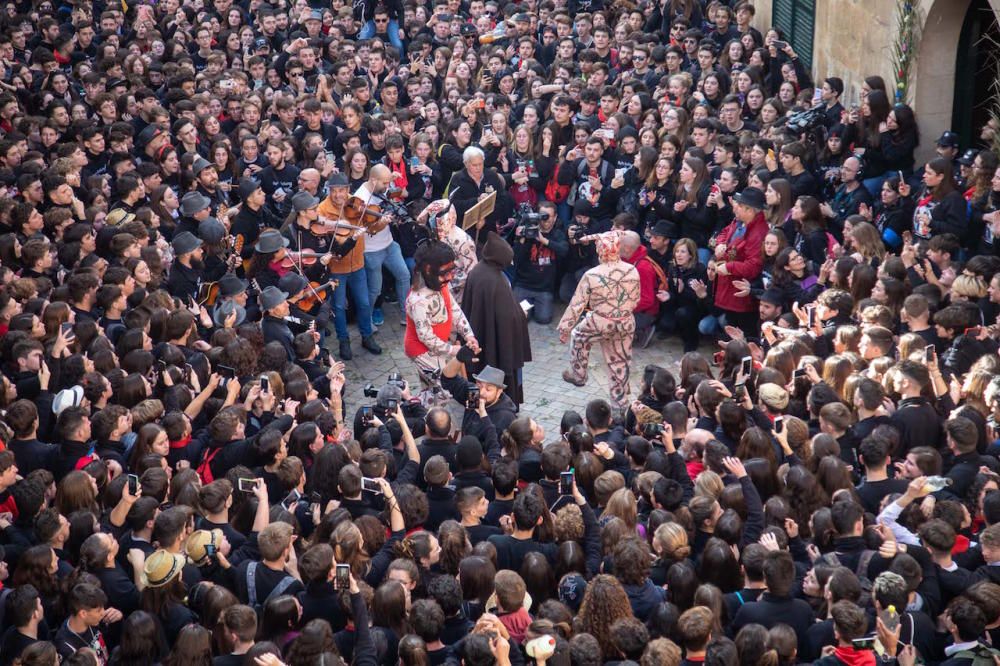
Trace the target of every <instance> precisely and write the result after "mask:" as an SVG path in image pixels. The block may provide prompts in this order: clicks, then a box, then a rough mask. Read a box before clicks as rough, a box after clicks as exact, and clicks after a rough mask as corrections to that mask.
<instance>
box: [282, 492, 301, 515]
mask: <svg viewBox="0 0 1000 666" xmlns="http://www.w3.org/2000/svg"><path fill="white" fill-rule="evenodd" d="M300 499H302V494H301V493H299V491H297V490H293V491H292V492H290V493H288V494H287V495H286V496H285V499H283V500H281V506H283V507H285V511H291V510H292V507H294V506H295V504H296V503H297V502H298V501H299V500H300Z"/></svg>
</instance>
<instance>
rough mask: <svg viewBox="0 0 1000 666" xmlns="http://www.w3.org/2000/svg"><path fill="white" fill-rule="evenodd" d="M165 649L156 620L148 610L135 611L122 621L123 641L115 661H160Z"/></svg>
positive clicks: (139, 665) (138, 663)
mask: <svg viewBox="0 0 1000 666" xmlns="http://www.w3.org/2000/svg"><path fill="white" fill-rule="evenodd" d="M178 580H180V579H179V578H178ZM164 651H165V650H164V646H163V644H162V642H161V640H160V629H159V625H157V624H156V620H155V619H154V618H153V616H152V615H150V614H149V613H147V612H146V611H135V612H133V613H131V614H130V615H129V616H128V617H126V618H125V620H124V621H123V622H122V642H121V645H120V646H118V649H117V650H116V651H115V658H114V659H113V662H114V663H115V664H118V665H119V666H126V665H131V664H135V666H145V664H154V663H156V662H157V661H159V660H160V655H162V654H163V652H164Z"/></svg>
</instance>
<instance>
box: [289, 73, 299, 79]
mask: <svg viewBox="0 0 1000 666" xmlns="http://www.w3.org/2000/svg"><path fill="white" fill-rule="evenodd" d="M288 76H290V77H292V78H293V79H297V78H299V77H300V76H302V72H289V73H288Z"/></svg>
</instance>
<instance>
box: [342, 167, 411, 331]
mask: <svg viewBox="0 0 1000 666" xmlns="http://www.w3.org/2000/svg"><path fill="white" fill-rule="evenodd" d="M394 177H395V176H394V174H393V173H392V171H391V170H390V169H389V167H387V166H385V165H384V164H376V165H375V166H373V167H372V168H371V171H370V172H369V174H368V180H367V181H365V183H364V184H362V185H361V187H359V188H358V190H357V192H355V193H354V196H355V197H357V198H358V199H360V200H361V201H363V202H364V203H374V204H379V203H380V202H381V201H382V200H383V198H384V197H385V196H386V193H387V192H388V190H389V185H390V183H392V181H393V179H394ZM391 217H392V216H391V215H388V216H386V215H384V216H382V218H381V219H380V220H379V222H378V223H376V224H374V225H372V227H371V228H369V230H368V234H369V235H368V237H367V238H366V239H365V272H366V273H367V275H368V300H369V302H370V303H372V304H373V305H374V306H375V307H374V308H373V310H372V324H374V325H375V326H381V325H382V324H384V323H385V317H384V316H383V314H382V308H381V307H378V306H377V304H376V300H375V299H377V298H378V297H379V295H380V294H381V293H382V267H383V266H384V267H385V268H388V269H389V272H390V273H392V277H393V279H394V280H395V281H396V298H397V300H398V302H399V310H400V323H402V324H403V325H405V320H406V312H405V307H406V294H407V293H408V292H409V289H410V269H409V268H407V266H406V262H405V261H404V260H403V253H402V251H401V250H400V249H399V243H397V242H396V241H395V240H394V239H393V237H392V231H391V230H390V228H389V222H390V221H391Z"/></svg>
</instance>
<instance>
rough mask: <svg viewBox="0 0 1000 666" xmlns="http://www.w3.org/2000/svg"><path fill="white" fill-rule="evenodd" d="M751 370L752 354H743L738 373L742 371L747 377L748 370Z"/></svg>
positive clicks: (748, 374)
mask: <svg viewBox="0 0 1000 666" xmlns="http://www.w3.org/2000/svg"><path fill="white" fill-rule="evenodd" d="M752 370H753V357H752V356H744V357H743V361H742V365H741V366H740V373H742V375H743V376H744V377H749V376H750V372H751V371H752Z"/></svg>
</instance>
